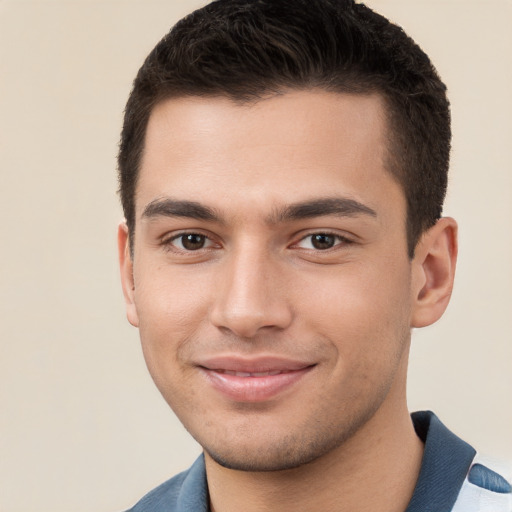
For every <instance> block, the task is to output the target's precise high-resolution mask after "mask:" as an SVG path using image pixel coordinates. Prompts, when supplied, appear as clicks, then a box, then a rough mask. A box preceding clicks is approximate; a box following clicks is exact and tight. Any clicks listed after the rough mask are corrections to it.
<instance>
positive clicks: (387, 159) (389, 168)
mask: <svg viewBox="0 0 512 512" xmlns="http://www.w3.org/2000/svg"><path fill="white" fill-rule="evenodd" d="M299 91H305V92H308V91H311V92H314V91H323V92H328V93H331V94H339V95H354V96H371V95H375V96H377V97H378V98H379V99H380V100H381V101H382V110H383V114H384V116H383V120H384V129H385V134H384V141H385V148H386V149H385V153H384V160H383V166H384V169H385V171H386V172H387V173H388V174H389V175H390V176H391V177H392V178H393V179H394V180H395V182H396V183H397V184H398V185H399V186H400V189H401V191H402V194H403V195H404V198H405V201H406V215H405V226H404V228H405V234H406V238H407V247H408V253H409V258H410V259H412V258H413V256H414V249H415V246H416V243H417V241H418V240H414V239H413V233H412V232H411V228H412V226H411V219H410V211H409V210H410V206H409V197H408V191H407V189H406V183H405V179H406V172H405V169H403V168H401V166H400V164H399V159H400V155H398V154H397V152H399V151H400V149H399V134H398V127H397V126H395V125H396V120H395V118H396V113H395V111H394V108H393V101H392V100H391V98H390V96H389V94H388V93H386V91H385V90H383V89H382V88H380V89H379V88H378V87H377V86H375V85H374V86H372V87H367V88H364V87H362V86H361V87H360V90H359V91H354V90H349V87H347V90H341V88H338V89H336V88H335V87H327V86H322V85H311V86H301V85H295V86H294V85H293V84H292V85H286V86H281V87H276V88H270V87H269V88H267V89H262V90H261V92H259V93H256V94H252V95H251V96H248V97H246V98H241V97H237V96H235V95H232V94H229V93H228V92H226V91H222V90H218V91H211V92H204V93H197V94H195V93H192V92H186V91H166V92H160V94H157V95H156V96H155V98H153V101H152V102H151V103H150V104H149V106H148V108H147V114H146V117H145V122H144V127H143V129H144V136H143V138H142V144H141V148H140V153H139V155H138V161H137V165H136V174H135V180H134V183H133V191H132V196H133V219H126V221H127V227H128V235H129V244H130V253H131V255H132V257H133V255H134V251H133V249H134V241H135V226H136V217H137V216H136V213H135V212H136V208H135V205H136V199H137V188H138V183H139V178H140V172H141V169H142V163H143V159H144V153H145V150H146V138H147V128H148V125H149V122H150V119H151V116H152V115H153V112H154V111H155V109H156V108H157V107H158V106H160V105H161V104H162V103H164V102H166V101H169V100H176V99H184V98H208V99H212V100H214V99H228V100H230V101H232V102H233V103H234V104H235V105H238V106H245V105H251V104H252V105H256V104H257V103H260V102H261V101H265V100H267V99H271V98H274V97H276V96H283V95H285V94H288V93H290V92H299ZM399 176H400V177H399ZM420 234H421V233H420Z"/></svg>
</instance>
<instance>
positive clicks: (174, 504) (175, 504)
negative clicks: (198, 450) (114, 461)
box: [126, 455, 208, 512]
mask: <svg viewBox="0 0 512 512" xmlns="http://www.w3.org/2000/svg"><path fill="white" fill-rule="evenodd" d="M187 511H194V512H203V511H204V512H207V511H208V488H207V485H206V471H205V467H204V458H203V456H202V455H201V456H200V457H199V458H198V459H197V460H196V461H195V462H194V464H193V465H192V466H191V467H190V468H189V469H188V470H187V471H183V472H182V473H179V474H178V475H176V476H174V477H173V478H171V479H169V480H167V481H166V482H164V483H163V484H161V485H159V486H158V487H156V488H155V489H153V490H152V491H150V492H149V493H148V494H146V495H145V496H144V497H143V498H142V499H141V500H140V501H139V502H138V503H137V504H136V505H135V506H134V507H132V508H131V509H129V510H127V511H126V512H187Z"/></svg>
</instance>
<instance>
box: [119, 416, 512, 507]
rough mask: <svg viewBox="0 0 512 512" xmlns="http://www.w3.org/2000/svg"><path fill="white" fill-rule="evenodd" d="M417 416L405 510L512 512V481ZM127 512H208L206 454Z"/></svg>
mask: <svg viewBox="0 0 512 512" xmlns="http://www.w3.org/2000/svg"><path fill="white" fill-rule="evenodd" d="M412 420H413V423H414V428H415V429H416V433H417V434H418V436H419V437H420V438H421V439H422V441H423V442H424V443H425V451H424V454H423V460H422V464H421V470H420V475H419V478H418V482H417V483H416V487H415V490H414V494H413V496H412V498H411V501H410V503H409V506H408V507H407V509H406V511H405V512H512V487H511V485H510V483H509V482H508V481H507V480H506V479H505V478H504V477H503V476H502V475H500V474H499V473H498V472H496V471H494V470H492V469H491V468H490V467H489V464H488V462H486V461H484V459H482V458H480V457H479V456H478V455H477V453H476V451H475V450H474V448H472V447H471V446H470V445H469V444H467V443H466V442H464V441H462V439H459V438H458V437H457V436H456V435H455V434H453V433H452V432H450V430H448V429H447V428H446V427H445V426H444V425H443V424H442V423H441V421H440V420H439V419H438V418H437V416H436V415H435V414H434V413H432V412H429V411H427V412H416V413H413V414H412ZM127 512H209V499H208V483H207V481H206V470H205V464H204V457H203V456H202V455H201V456H200V457H199V458H198V459H197V460H196V461H195V462H194V464H193V465H192V466H191V467H190V469H188V470H187V471H184V472H183V473H180V474H179V475H176V476H175V477H174V478H171V479H170V480H168V481H167V482H165V483H163V484H162V485H160V486H159V487H157V488H156V489H154V490H153V491H151V492H150V493H148V494H147V495H146V496H144V498H142V499H141V500H140V501H139V502H138V503H137V504H136V505H135V506H134V507H133V508H132V509H130V510H129V511H127Z"/></svg>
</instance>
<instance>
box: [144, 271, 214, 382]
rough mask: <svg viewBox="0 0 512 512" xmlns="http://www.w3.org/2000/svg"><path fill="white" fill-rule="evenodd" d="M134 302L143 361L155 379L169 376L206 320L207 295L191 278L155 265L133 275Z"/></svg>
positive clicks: (202, 287)
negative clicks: (183, 350) (134, 281)
mask: <svg viewBox="0 0 512 512" xmlns="http://www.w3.org/2000/svg"><path fill="white" fill-rule="evenodd" d="M137 277H139V279H138V280H136V283H138V284H136V287H135V295H134V300H135V305H136V308H137V313H138V317H139V331H140V338H141V342H142V349H143V352H144V357H145V359H146V364H147V365H148V368H149V370H150V373H151V375H152V376H153V378H154V379H155V380H157V379H158V376H159V375H161V376H162V378H163V377H164V376H165V378H170V376H172V375H173V374H175V373H176V369H177V365H180V364H181V362H180V357H179V355H180V353H181V351H182V349H183V346H184V345H186V343H187V341H188V340H190V339H192V338H194V337H195V334H196V332H197V331H198V330H200V329H201V326H202V325H203V324H204V322H205V321H206V319H207V313H208V295H207V293H206V289H205V287H204V286H199V285H198V284H199V283H198V282H197V281H195V280H194V279H180V278H179V277H180V276H179V274H178V273H176V272H174V273H171V272H169V271H164V270H161V269H158V268H156V269H155V270H154V271H153V272H152V273H150V274H149V275H148V273H146V274H145V275H140V276H136V278H137Z"/></svg>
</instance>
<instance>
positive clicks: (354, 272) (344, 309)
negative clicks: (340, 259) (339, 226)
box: [300, 263, 410, 359]
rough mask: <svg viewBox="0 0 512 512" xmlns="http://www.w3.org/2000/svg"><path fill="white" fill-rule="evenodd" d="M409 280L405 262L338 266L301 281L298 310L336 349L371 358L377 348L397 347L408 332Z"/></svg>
mask: <svg viewBox="0 0 512 512" xmlns="http://www.w3.org/2000/svg"><path fill="white" fill-rule="evenodd" d="M395 265H396V263H395ZM409 283H410V279H409V275H408V273H407V270H406V267H402V268H400V269H397V268H393V266H390V265H385V266H381V267H380V268H379V267H378V266H376V265H363V264H359V265H358V264H355V265H352V266H350V268H349V267H348V266H347V267H345V268H343V267H340V268H339V269H338V270H337V271H336V272H335V273H333V272H331V273H327V272H326V273H325V275H321V274H320V275H316V276H315V278H314V279H309V280H305V281H303V282H302V284H301V287H300V289H301V292H300V293H301V295H302V297H303V299H302V309H303V311H304V312H305V314H306V315H307V317H308V319H309V321H310V322H311V323H312V329H313V330H315V331H317V332H319V333H322V335H323V336H325V337H326V338H328V339H330V340H333V342H334V343H335V344H336V345H337V347H338V350H340V351H343V352H345V351H348V352H349V354H356V353H358V354H359V353H363V354H364V355H365V357H364V358H363V359H365V358H368V357H370V358H371V357H373V356H374V355H375V352H376V351H377V352H380V351H386V350H393V349H396V346H397V344H398V343H399V341H401V340H402V339H403V337H404V333H407V332H408V331H409V323H410V322H409V318H410V300H409V297H410V291H409V290H410V284H409ZM369 350H371V353H370V354H368V351H369ZM381 353H382V352H381ZM361 357H362V356H361Z"/></svg>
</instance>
